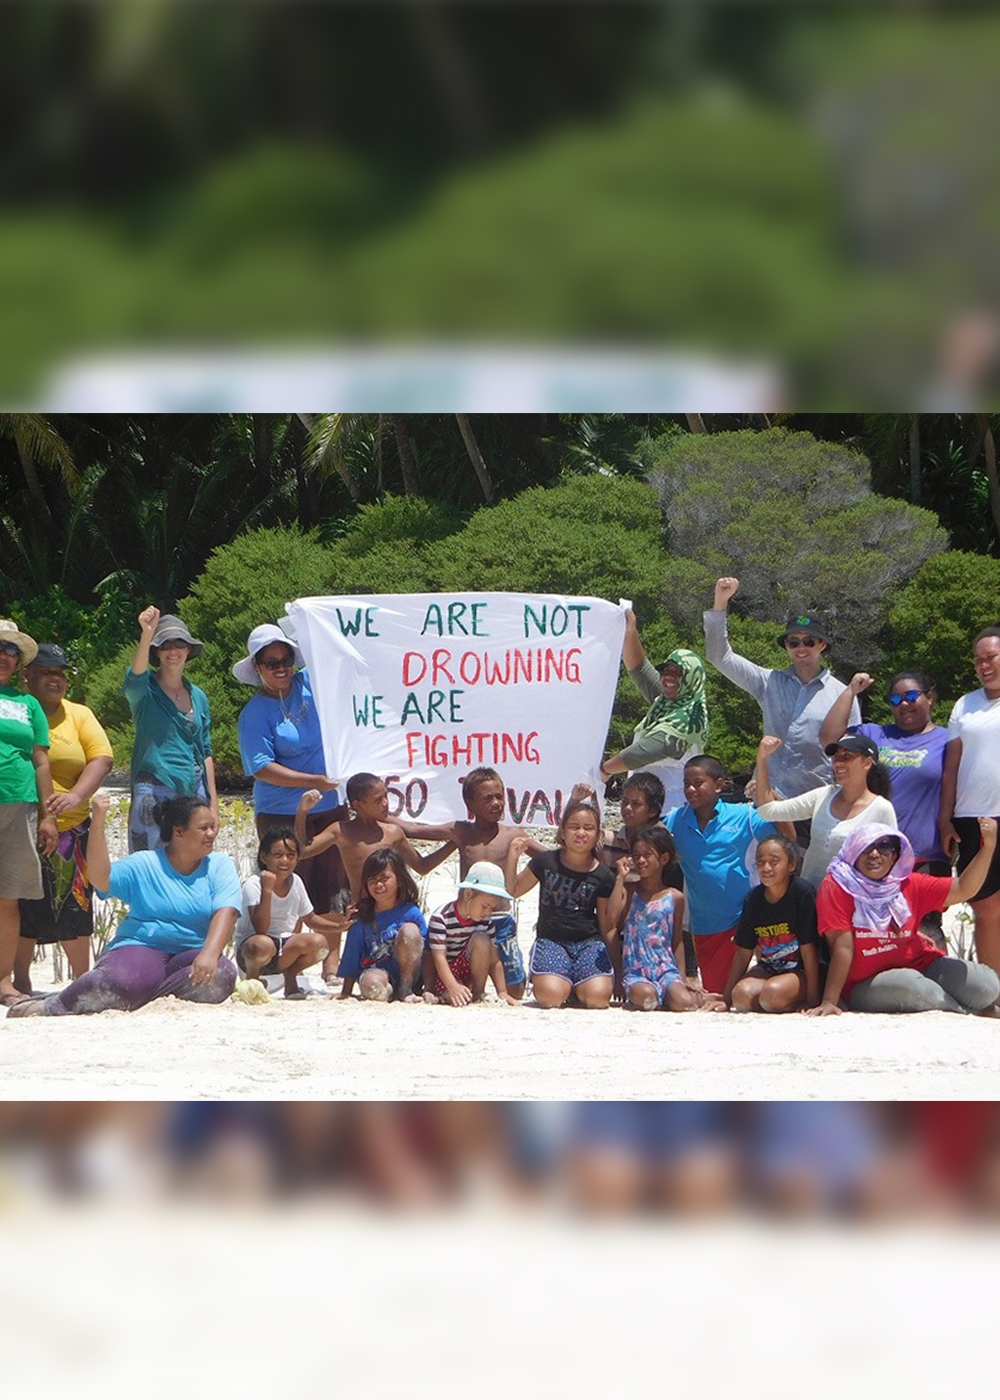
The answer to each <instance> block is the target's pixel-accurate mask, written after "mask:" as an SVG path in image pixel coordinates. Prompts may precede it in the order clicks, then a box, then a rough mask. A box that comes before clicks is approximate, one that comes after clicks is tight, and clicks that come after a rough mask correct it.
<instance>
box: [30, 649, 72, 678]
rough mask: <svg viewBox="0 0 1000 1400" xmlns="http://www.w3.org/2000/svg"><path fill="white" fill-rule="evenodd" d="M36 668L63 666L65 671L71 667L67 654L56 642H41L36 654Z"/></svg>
mask: <svg viewBox="0 0 1000 1400" xmlns="http://www.w3.org/2000/svg"><path fill="white" fill-rule="evenodd" d="M35 665H36V666H61V667H62V669H63V670H64V671H65V670H66V669H67V667H68V666H69V662H68V661H67V660H66V653H65V652H64V651H63V649H62V647H61V646H59V645H58V643H56V642H39V643H38V651H37V652H36V653H35Z"/></svg>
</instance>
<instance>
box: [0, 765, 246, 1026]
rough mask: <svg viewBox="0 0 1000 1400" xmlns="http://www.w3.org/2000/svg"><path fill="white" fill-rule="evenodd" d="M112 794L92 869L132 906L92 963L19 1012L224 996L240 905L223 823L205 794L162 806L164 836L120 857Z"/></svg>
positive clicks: (95, 835) (97, 829) (93, 834)
mask: <svg viewBox="0 0 1000 1400" xmlns="http://www.w3.org/2000/svg"><path fill="white" fill-rule="evenodd" d="M108 805H109V797H108V794H107V793H102V792H99V793H97V795H96V796H95V797H94V799H93V815H92V818H91V827H90V845H89V848H88V852H87V858H88V865H89V869H90V878H91V880H92V881H93V884H94V888H95V889H96V890H97V891H98V893H99V894H100V895H101V896H102V897H105V898H106V897H107V896H108V895H109V894H110V895H112V896H113V897H114V898H116V899H121V900H123V901H124V902H125V903H127V904H128V906H129V912H128V914H127V915H126V917H125V919H124V920H123V921H122V923H121V925H120V927H119V929H118V932H117V934H116V935H115V937H114V939H113V940H112V942H111V943H110V944H109V945H108V948H107V950H106V951H105V953H104V954H103V955H102V957H101V958H100V960H99V961H98V963H97V965H96V966H95V967H94V969H93V971H91V972H88V973H86V974H85V975H84V976H83V977H79V978H78V979H77V980H76V981H75V982H72V983H71V984H70V985H69V986H68V987H66V988H65V989H64V990H63V991H61V992H59V993H57V994H56V995H55V996H50V997H46V998H45V1000H44V1001H24V1002H20V1003H18V1005H17V1006H15V1007H11V1009H10V1011H9V1012H8V1013H7V1015H8V1019H10V1017H11V1016H12V1015H14V1014H15V1013H16V1015H17V1016H19V1017H20V1016H81V1015H86V1014H89V1013H91V1012H95V1011H135V1010H136V1009H137V1008H138V1007H140V1006H145V1004H146V1003H147V1002H149V1001H155V1000H157V998H159V997H166V996H176V997H180V998H181V999H182V1000H183V1001H207V1002H220V1001H225V999H226V998H227V997H228V996H229V994H230V992H231V991H232V990H233V987H234V985H235V983H236V968H235V967H234V965H233V964H232V963H231V962H230V961H229V959H228V958H224V957H223V956H222V950H223V948H225V946H226V944H227V943H228V942H229V940H230V938H231V937H232V934H233V928H234V926H235V924H236V917H237V914H238V913H239V911H240V881H239V876H238V875H237V873H236V866H235V865H234V864H233V861H232V859H231V857H230V856H227V855H222V854H220V853H217V852H216V851H214V850H213V847H214V845H215V837H216V833H217V831H218V824H217V822H216V819H215V816H214V814H213V812H212V811H211V809H210V808H209V807H208V806H207V805H206V804H205V803H203V802H201V801H199V800H198V798H196V797H173V798H170V799H169V800H168V801H167V802H164V803H163V804H162V805H158V807H157V821H158V823H159V828H160V838H161V840H162V841H163V846H162V847H160V848H158V849H157V850H153V851H136V852H135V853H134V854H133V855H130V856H126V857H125V859H124V860H117V861H115V863H114V865H112V864H111V858H110V856H109V854H108V842H107V833H106V831H105V823H106V819H107V815H108Z"/></svg>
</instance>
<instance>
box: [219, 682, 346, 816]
mask: <svg viewBox="0 0 1000 1400" xmlns="http://www.w3.org/2000/svg"><path fill="white" fill-rule="evenodd" d="M237 729H238V731H239V736H240V757H241V758H242V760H243V771H244V773H246V774H247V776H248V777H252V776H253V775H254V774H255V773H257V772H259V770H260V769H261V768H265V767H266V766H267V764H269V763H280V764H281V765H282V767H284V768H291V769H293V770H294V772H296V773H325V772H326V758H325V756H324V754H323V735H322V733H321V732H320V727H319V712H318V711H317V709H316V704H315V702H314V700H313V695H312V690H311V689H310V687H309V673H308V671H297V672H296V673H295V675H294V676H293V678H292V688H291V690H290V691H289V693H288V694H287V695H286V696H284V697H283V698H281V699H279V698H278V696H276V695H267V694H265V692H264V691H263V690H258V691H257V694H256V695H254V696H253V698H252V699H250V700H248V701H247V703H246V704H245V705H244V706H243V709H242V710H241V711H240V717H239V720H238V721H237ZM303 791H304V789H303V788H291V787H277V786H276V785H275V784H274V783H267V782H264V781H262V780H261V779H260V778H255V779H254V785H253V806H254V811H255V812H281V813H283V814H284V815H286V816H291V815H293V814H294V812H295V809H296V808H297V807H298V805H299V799H300V798H301V796H302V793H303ZM339 805H340V797H339V796H338V794H337V792H336V789H334V790H333V791H331V792H325V793H324V794H323V799H322V801H321V802H318V803H317V804H316V806H315V807H314V808H313V809H312V810H313V811H314V812H330V811H332V810H333V808H334V807H339Z"/></svg>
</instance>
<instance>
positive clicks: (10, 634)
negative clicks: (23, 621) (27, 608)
mask: <svg viewBox="0 0 1000 1400" xmlns="http://www.w3.org/2000/svg"><path fill="white" fill-rule="evenodd" d="M0 642H13V643H14V645H15V646H16V647H17V649H18V650H19V651H20V653H21V664H22V665H23V666H27V665H28V663H29V662H31V661H34V659H35V656H36V654H37V652H38V643H37V642H36V641H35V639H34V637H29V636H28V634H27V632H21V631H19V630H18V626H17V623H16V622H11V620H10V618H9V617H0Z"/></svg>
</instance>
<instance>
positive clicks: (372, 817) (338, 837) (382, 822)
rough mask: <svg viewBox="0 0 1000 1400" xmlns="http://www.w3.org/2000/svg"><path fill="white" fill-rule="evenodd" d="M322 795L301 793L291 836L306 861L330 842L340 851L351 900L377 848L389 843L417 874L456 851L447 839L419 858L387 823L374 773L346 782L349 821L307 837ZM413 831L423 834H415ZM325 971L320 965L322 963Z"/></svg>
mask: <svg viewBox="0 0 1000 1400" xmlns="http://www.w3.org/2000/svg"><path fill="white" fill-rule="evenodd" d="M321 799H322V794H321V793H319V792H317V791H316V790H315V789H314V788H310V789H309V791H308V792H304V793H303V794H302V797H301V799H300V801H299V806H298V811H297V812H296V813H295V835H296V836H297V837H298V839H299V842H300V844H301V846H302V854H301V857H300V859H302V860H308V859H309V857H310V856H318V855H319V854H320V852H321V851H325V850H326V849H327V847H328V846H331V845H335V846H336V847H337V849H338V850H339V851H340V854H341V856H342V858H343V861H344V869H345V870H346V871H347V879H348V882H349V883H350V886H351V901H352V904H353V903H356V902H357V899H358V895H359V894H360V893H361V869H362V867H363V865H364V863H365V861H366V860H367V859H368V857H369V856H370V855H371V853H372V851H375V850H378V848H379V847H380V846H390V847H392V849H393V850H395V851H398V852H399V854H400V855H401V856H402V857H403V860H405V861H406V864H407V865H408V866H409V867H410V869H411V870H415V871H416V873H417V874H418V875H429V874H430V872H431V871H432V870H434V869H436V867H437V866H439V865H440V864H441V862H442V861H443V860H444V859H445V858H446V857H447V856H448V855H450V854H451V852H452V851H453V850H454V849H455V844H454V842H452V841H450V840H449V841H447V842H446V844H445V845H443V846H439V847H438V849H437V850H436V851H431V853H430V854H429V855H426V856H422V855H420V854H418V852H417V851H415V850H414V849H413V847H412V846H411V845H410V842H409V841H408V840H407V837H406V835H405V833H404V831H403V829H402V827H401V826H398V825H397V824H396V823H395V822H391V821H388V820H387V818H388V816H389V794H388V792H387V790H386V786H385V783H384V782H383V781H382V779H381V778H377V777H376V776H375V774H374V773H355V774H354V776H353V777H352V778H348V780H347V801H348V804H349V805H350V807H351V809H352V811H353V813H354V815H353V818H352V819H351V820H348V821H339V822H333V823H331V825H330V826H328V827H326V828H325V829H324V830H323V831H319V832H317V833H316V835H315V836H314V837H313V838H312V840H311V841H310V840H309V838H308V836H307V834H306V817H307V815H308V813H309V812H310V811H311V810H312V809H313V807H315V806H316V804H317V802H319V801H321ZM418 835H422V833H419V832H418ZM354 913H355V910H354V909H349V910H348V911H347V915H346V916H345V917H346V918H347V920H348V922H350V919H351V918H353V916H354ZM324 972H325V967H324Z"/></svg>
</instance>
